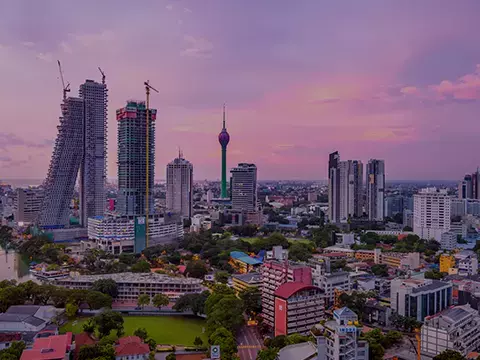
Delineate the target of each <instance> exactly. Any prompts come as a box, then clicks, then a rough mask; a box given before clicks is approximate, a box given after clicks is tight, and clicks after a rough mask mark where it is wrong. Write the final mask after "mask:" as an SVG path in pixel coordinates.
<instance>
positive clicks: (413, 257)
mask: <svg viewBox="0 0 480 360" xmlns="http://www.w3.org/2000/svg"><path fill="white" fill-rule="evenodd" d="M374 254H375V257H374V261H375V264H382V265H387V266H391V267H394V268H397V269H410V270H413V269H417V268H419V267H420V254H419V253H418V252H413V253H398V252H382V250H381V249H378V248H377V249H375V250H374Z"/></svg>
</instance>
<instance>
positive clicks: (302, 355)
mask: <svg viewBox="0 0 480 360" xmlns="http://www.w3.org/2000/svg"><path fill="white" fill-rule="evenodd" d="M316 353H317V347H316V346H315V344H313V343H312V342H310V341H308V342H304V343H299V344H294V345H288V346H285V347H284V348H283V349H281V350H280V351H279V352H278V357H277V359H278V360H306V359H311V358H312V357H313V356H314V355H315V354H316Z"/></svg>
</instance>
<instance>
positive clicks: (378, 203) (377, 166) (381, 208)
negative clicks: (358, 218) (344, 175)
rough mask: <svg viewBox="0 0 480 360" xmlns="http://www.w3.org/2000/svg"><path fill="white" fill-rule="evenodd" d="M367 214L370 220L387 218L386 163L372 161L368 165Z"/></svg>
mask: <svg viewBox="0 0 480 360" xmlns="http://www.w3.org/2000/svg"><path fill="white" fill-rule="evenodd" d="M366 183H367V184H366V186H367V213H368V219H369V220H379V221H381V220H383V219H384V217H385V194H384V191H385V162H384V161H383V160H376V159H370V160H369V161H368V164H367V181H366Z"/></svg>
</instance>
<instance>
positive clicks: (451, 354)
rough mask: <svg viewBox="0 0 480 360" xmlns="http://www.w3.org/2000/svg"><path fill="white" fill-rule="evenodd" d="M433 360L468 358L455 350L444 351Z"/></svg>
mask: <svg viewBox="0 0 480 360" xmlns="http://www.w3.org/2000/svg"><path fill="white" fill-rule="evenodd" d="M433 360H466V357H464V356H463V355H462V354H460V353H459V352H458V351H455V350H444V351H442V352H441V353H440V354H438V355H437V356H435V357H434V358H433Z"/></svg>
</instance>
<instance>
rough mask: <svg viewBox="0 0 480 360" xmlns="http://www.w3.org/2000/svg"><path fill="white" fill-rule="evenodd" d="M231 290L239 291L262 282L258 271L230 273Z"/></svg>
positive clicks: (254, 286)
mask: <svg viewBox="0 0 480 360" xmlns="http://www.w3.org/2000/svg"><path fill="white" fill-rule="evenodd" d="M232 281H233V290H235V291H236V292H237V293H241V292H242V291H245V290H247V289H252V288H258V287H259V286H260V285H261V284H262V275H261V274H260V273H254V272H252V273H248V274H234V275H232Z"/></svg>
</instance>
